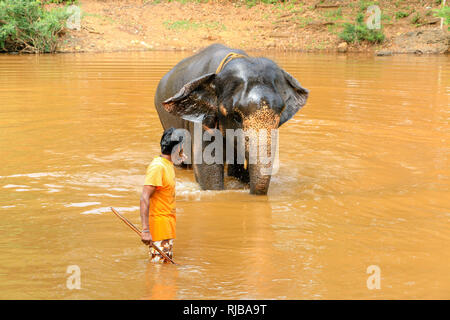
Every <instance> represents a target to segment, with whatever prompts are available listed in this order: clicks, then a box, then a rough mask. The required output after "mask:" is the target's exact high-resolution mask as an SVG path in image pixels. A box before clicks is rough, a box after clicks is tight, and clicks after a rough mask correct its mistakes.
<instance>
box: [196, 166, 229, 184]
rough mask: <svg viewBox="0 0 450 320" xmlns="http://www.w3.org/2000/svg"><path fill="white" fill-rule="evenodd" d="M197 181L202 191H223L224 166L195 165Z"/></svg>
mask: <svg viewBox="0 0 450 320" xmlns="http://www.w3.org/2000/svg"><path fill="white" fill-rule="evenodd" d="M193 167H194V174H195V180H196V181H197V183H198V184H199V185H200V188H202V190H223V189H224V188H225V186H224V181H223V165H218V164H212V165H207V164H194V165H193Z"/></svg>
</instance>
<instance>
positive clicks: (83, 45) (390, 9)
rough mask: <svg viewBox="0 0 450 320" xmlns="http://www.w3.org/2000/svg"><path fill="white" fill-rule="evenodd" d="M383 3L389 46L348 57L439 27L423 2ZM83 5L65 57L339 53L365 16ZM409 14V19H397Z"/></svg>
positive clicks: (304, 6)
mask: <svg viewBox="0 0 450 320" xmlns="http://www.w3.org/2000/svg"><path fill="white" fill-rule="evenodd" d="M328 2H329V3H328ZM379 4H380V7H381V10H382V25H383V30H384V33H385V35H386V41H385V43H384V44H383V45H372V44H368V43H365V42H362V43H359V44H357V45H350V46H349V48H348V51H349V52H351V51H359V52H364V51H368V52H372V51H374V50H377V49H382V48H389V47H391V45H392V44H393V39H394V38H395V37H396V36H399V35H400V34H402V33H404V32H407V31H411V30H416V29H417V25H420V29H430V28H431V29H436V28H438V25H439V24H438V21H437V20H436V19H437V18H435V17H434V16H433V15H432V12H431V9H432V8H431V7H429V8H428V9H424V8H423V6H421V4H420V2H419V1H409V2H408V6H407V7H405V8H403V4H402V5H400V6H399V7H395V6H394V4H392V3H391V1H379ZM79 6H80V7H81V9H82V12H83V18H82V29H81V30H80V31H70V30H69V31H68V32H67V33H66V35H65V36H64V41H63V44H62V46H61V48H60V51H62V52H78V51H86V52H104V51H141V50H196V49H199V48H203V47H206V46H208V45H210V44H212V43H216V42H220V43H224V44H226V45H228V46H231V47H235V48H241V49H244V50H275V51H295V50H300V51H336V49H337V47H338V45H339V43H341V42H342V40H341V39H340V38H339V36H338V34H339V33H340V32H341V31H342V25H343V23H345V22H354V20H355V17H356V14H357V13H358V12H360V11H361V8H360V6H359V4H357V3H356V2H355V1H347V2H342V3H339V4H335V3H333V2H331V1H323V2H322V3H321V4H317V1H316V0H305V1H302V2H282V3H281V2H280V3H279V4H276V5H268V4H258V5H255V6H252V7H248V6H247V5H245V2H234V3H232V2H229V1H216V2H207V3H199V2H187V3H180V2H175V1H174V2H164V1H162V2H159V1H142V0H128V1H123V0H111V1H107V2H103V1H102V2H100V1H94V0H80V1H79ZM405 6H406V4H405ZM407 10H409V11H408V12H406V11H407ZM404 11H405V12H406V13H408V14H409V15H408V16H407V17H404V18H396V16H397V15H398V14H399V12H404ZM413 12H414V14H419V16H420V17H421V18H420V19H421V20H419V22H420V23H416V24H413V23H412V18H413Z"/></svg>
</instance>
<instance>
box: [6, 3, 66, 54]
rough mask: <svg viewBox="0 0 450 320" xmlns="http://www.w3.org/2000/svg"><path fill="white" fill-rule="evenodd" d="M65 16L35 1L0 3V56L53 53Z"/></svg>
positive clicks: (57, 10)
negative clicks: (6, 54) (7, 54)
mask: <svg viewBox="0 0 450 320" xmlns="http://www.w3.org/2000/svg"><path fill="white" fill-rule="evenodd" d="M68 17H69V14H67V13H66V11H65V10H64V9H62V8H56V9H52V10H46V9H45V8H44V7H43V4H42V3H41V2H40V1H36V0H0V52H1V51H3V52H24V53H51V52H55V51H56V49H57V47H58V43H59V35H60V33H61V32H62V30H63V29H64V24H65V21H66V20H67V18H68Z"/></svg>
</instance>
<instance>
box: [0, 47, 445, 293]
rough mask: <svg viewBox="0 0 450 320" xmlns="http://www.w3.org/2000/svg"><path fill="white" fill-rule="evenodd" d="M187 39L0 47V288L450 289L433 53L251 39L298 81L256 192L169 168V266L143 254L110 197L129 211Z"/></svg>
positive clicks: (441, 78) (439, 98)
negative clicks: (167, 80) (220, 186)
mask: <svg viewBox="0 0 450 320" xmlns="http://www.w3.org/2000/svg"><path fill="white" fill-rule="evenodd" d="M187 55H188V54H187V53H170V52H163V53H161V52H147V53H113V54H80V55H72V54H65V55H42V56H32V55H29V56H28V55H26V56H0V152H1V153H0V218H1V222H0V234H1V237H0V298H2V299H15V298H24V299H37V298H40V299H41V298H42V299H188V298H190V299H201V298H206V299H208V298H213V299H216V298H224V299H246V298H248V299H253V298H256V299H325V298H329V299H341V298H350V299H352V298H353V299H359V298H368V299H379V298H446V299H448V298H450V249H449V248H450V162H449V156H450V129H449V128H450V127H449V120H450V107H449V104H450V58H449V57H448V56H447V57H446V56H394V57H373V56H367V55H362V56H359V55H353V56H351V55H350V56H338V55H322V54H315V55H313V54H286V55H284V54H272V53H267V54H265V56H267V57H269V58H272V59H274V60H275V61H277V62H278V63H279V64H280V65H281V66H282V67H283V68H285V69H286V70H287V71H288V72H290V73H291V74H292V75H294V76H295V77H296V78H297V79H299V80H300V82H301V83H302V85H304V86H305V87H306V88H308V89H310V91H311V95H310V99H309V100H308V103H307V105H306V106H305V107H304V108H303V109H302V110H301V111H300V112H299V113H298V114H297V115H296V116H295V117H294V118H293V119H292V120H290V121H289V122H287V123H286V124H285V125H284V126H283V127H282V128H281V130H280V155H279V157H280V169H279V171H278V173H277V174H276V175H275V176H273V177H272V183H271V185H270V189H269V193H268V195H267V196H252V195H250V194H249V193H248V190H241V189H239V183H238V182H237V181H234V180H231V179H229V180H227V188H228V190H225V191H220V192H219V191H201V190H200V189H199V187H198V185H197V184H196V183H195V180H194V176H193V172H192V171H186V170H182V169H176V175H177V186H176V188H177V240H176V242H175V249H174V250H175V256H174V258H175V260H176V261H177V262H178V263H179V265H177V266H174V265H161V266H158V265H152V264H149V263H148V255H147V251H148V249H147V248H146V247H145V246H144V245H142V244H141V243H140V240H139V239H138V238H137V236H136V235H135V234H134V233H133V232H132V231H131V230H129V229H128V228H127V227H126V226H125V225H124V224H123V223H122V222H121V221H119V220H118V219H117V218H116V217H115V216H113V215H112V213H111V212H110V211H109V207H110V206H114V207H116V208H118V209H119V210H120V211H121V212H122V213H123V214H124V215H125V216H126V217H127V218H128V219H130V220H131V221H132V222H134V223H136V224H137V225H138V226H140V223H139V212H138V206H139V195H140V191H141V187H142V183H143V177H144V173H145V169H146V166H147V165H148V163H149V162H150V161H151V159H152V158H153V157H154V156H156V155H158V153H159V149H158V148H159V146H158V143H159V138H160V134H161V125H160V122H159V119H158V117H157V114H156V111H155V109H154V106H153V97H154V93H155V89H156V86H157V84H158V81H159V79H160V78H161V77H162V76H163V75H164V74H165V73H166V72H167V71H168V70H169V69H170V68H171V67H172V66H173V65H174V64H175V63H176V62H177V61H179V60H180V59H181V58H183V57H185V56H187ZM71 265H77V266H78V267H79V268H80V271H81V278H80V279H81V289H80V290H69V289H68V288H67V286H66V281H67V279H68V277H69V276H70V274H68V273H66V271H67V268H68V266H71ZM369 266H376V268H378V270H379V271H380V272H379V275H380V289H373V290H369V289H368V285H367V280H368V277H369V276H371V274H368V273H367V268H368V267H369ZM369 287H370V286H369Z"/></svg>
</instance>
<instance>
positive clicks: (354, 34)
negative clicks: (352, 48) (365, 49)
mask: <svg viewBox="0 0 450 320" xmlns="http://www.w3.org/2000/svg"><path fill="white" fill-rule="evenodd" d="M339 38H341V39H342V40H344V41H345V42H348V43H358V42H361V41H367V42H370V43H382V42H383V41H384V38H385V36H384V33H383V29H369V28H368V27H367V25H366V24H365V23H364V15H363V14H362V13H361V12H360V13H358V14H357V17H356V21H355V23H354V24H352V23H344V28H343V30H342V31H341V33H339Z"/></svg>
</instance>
